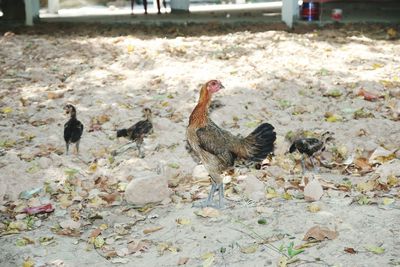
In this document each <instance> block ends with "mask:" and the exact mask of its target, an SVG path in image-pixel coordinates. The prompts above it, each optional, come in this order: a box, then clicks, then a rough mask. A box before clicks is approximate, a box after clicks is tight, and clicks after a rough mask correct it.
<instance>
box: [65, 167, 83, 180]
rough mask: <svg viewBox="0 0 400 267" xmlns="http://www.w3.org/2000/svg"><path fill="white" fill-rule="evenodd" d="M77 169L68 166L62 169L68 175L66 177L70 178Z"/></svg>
mask: <svg viewBox="0 0 400 267" xmlns="http://www.w3.org/2000/svg"><path fill="white" fill-rule="evenodd" d="M78 172H79V171H78V170H77V169H72V168H71V169H70V168H68V169H65V170H64V173H65V174H66V175H67V176H68V177H70V178H72V177H74V176H75V174H77V173H78Z"/></svg>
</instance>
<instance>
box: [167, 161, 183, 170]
mask: <svg viewBox="0 0 400 267" xmlns="http://www.w3.org/2000/svg"><path fill="white" fill-rule="evenodd" d="M168 167H170V168H173V169H179V167H180V166H179V164H178V163H175V162H172V163H168Z"/></svg>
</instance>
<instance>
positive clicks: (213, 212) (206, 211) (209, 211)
mask: <svg viewBox="0 0 400 267" xmlns="http://www.w3.org/2000/svg"><path fill="white" fill-rule="evenodd" d="M194 213H195V214H196V215H198V216H201V217H204V218H207V217H208V218H214V217H218V216H219V211H218V210H217V209H214V208H210V207H206V208H203V209H201V210H199V211H195V212H194Z"/></svg>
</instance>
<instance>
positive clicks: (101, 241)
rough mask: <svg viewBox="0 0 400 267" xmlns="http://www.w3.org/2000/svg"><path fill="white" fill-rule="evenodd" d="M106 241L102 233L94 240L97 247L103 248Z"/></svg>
mask: <svg viewBox="0 0 400 267" xmlns="http://www.w3.org/2000/svg"><path fill="white" fill-rule="evenodd" d="M104 243H105V241H104V238H103V237H102V236H100V235H99V236H98V237H96V239H95V240H94V246H95V247H96V248H101V247H102V246H104Z"/></svg>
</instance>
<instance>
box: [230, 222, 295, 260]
mask: <svg viewBox="0 0 400 267" xmlns="http://www.w3.org/2000/svg"><path fill="white" fill-rule="evenodd" d="M235 222H237V223H239V224H241V225H242V226H244V227H245V228H247V230H249V231H250V232H252V233H253V234H254V235H255V236H256V237H254V236H252V235H251V234H249V233H246V232H244V231H242V230H239V229H235V228H232V229H234V230H236V231H239V232H241V233H244V234H246V235H248V236H250V237H251V238H253V239H257V238H258V239H261V241H262V244H263V245H265V246H267V247H268V246H269V248H270V249H271V250H273V251H275V252H277V253H279V254H281V255H282V256H285V257H287V258H290V257H289V255H287V254H286V253H284V252H282V251H281V250H280V249H279V248H277V247H275V246H274V245H272V244H270V243H269V241H268V240H267V239H266V238H265V237H263V236H261V235H260V234H258V233H257V232H256V231H254V230H253V229H251V228H250V227H249V226H248V225H246V224H244V223H243V222H241V221H239V220H235Z"/></svg>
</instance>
